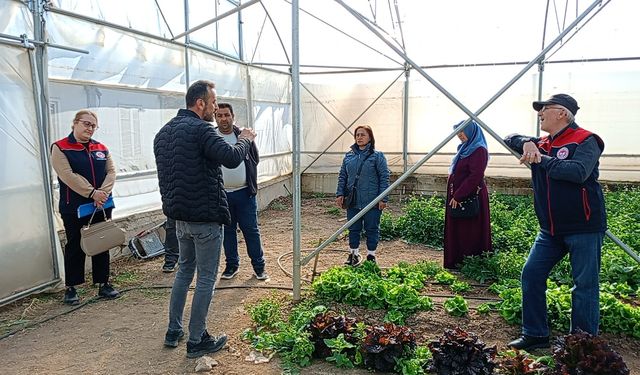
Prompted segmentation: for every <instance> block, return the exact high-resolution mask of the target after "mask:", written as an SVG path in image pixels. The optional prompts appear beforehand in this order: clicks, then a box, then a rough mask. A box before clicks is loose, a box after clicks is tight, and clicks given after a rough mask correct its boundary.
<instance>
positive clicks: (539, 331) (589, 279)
mask: <svg viewBox="0 0 640 375" xmlns="http://www.w3.org/2000/svg"><path fill="white" fill-rule="evenodd" d="M533 108H534V109H535V110H536V111H538V117H539V118H540V127H541V129H542V130H543V131H545V132H547V133H549V135H548V136H545V137H542V138H533V137H525V136H521V135H510V136H507V138H506V139H505V142H506V143H507V145H508V146H509V147H511V148H512V149H513V150H515V151H517V152H519V153H521V154H522V158H521V159H520V162H521V163H524V162H527V163H530V164H531V175H532V180H533V192H534V206H535V211H536V215H537V217H538V221H539V223H540V231H539V233H538V236H537V237H536V240H535V242H534V244H533V247H532V248H531V252H530V253H529V258H528V259H527V262H526V263H525V265H524V268H523V270H522V336H521V337H520V338H519V339H516V340H514V341H512V342H510V343H509V344H508V345H509V346H511V347H512V348H515V349H524V350H531V349H536V348H543V347H548V346H549V326H548V322H547V304H546V294H545V292H546V290H547V278H548V277H549V273H550V272H551V269H552V268H553V266H555V265H556V264H557V263H558V262H560V260H562V258H564V256H565V255H566V254H567V253H568V254H569V259H570V261H571V273H572V276H573V282H574V287H573V289H572V292H571V304H572V307H571V332H575V331H576V330H578V329H581V330H583V331H586V332H588V333H591V334H593V335H597V334H598V323H599V320H600V307H599V290H600V286H599V279H598V276H599V273H600V253H601V248H602V241H603V238H604V232H605V231H606V230H607V214H606V211H605V205H604V196H603V193H602V188H601V187H600V184H599V183H598V175H599V172H598V164H599V161H598V160H599V158H600V155H601V154H602V151H603V150H604V142H602V139H600V137H599V136H597V135H596V134H593V133H591V132H590V131H588V130H585V129H583V128H581V127H579V126H578V124H576V122H575V114H576V113H577V112H578V109H579V108H580V107H578V102H576V100H575V99H574V98H572V97H571V96H569V95H566V94H557V95H553V96H552V97H551V98H549V99H548V100H546V101H539V102H533Z"/></svg>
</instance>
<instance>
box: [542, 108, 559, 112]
mask: <svg viewBox="0 0 640 375" xmlns="http://www.w3.org/2000/svg"><path fill="white" fill-rule="evenodd" d="M547 109H564V108H562V107H542V108H541V109H540V112H544V111H546V110H547Z"/></svg>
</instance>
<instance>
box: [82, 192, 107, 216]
mask: <svg viewBox="0 0 640 375" xmlns="http://www.w3.org/2000/svg"><path fill="white" fill-rule="evenodd" d="M114 207H115V205H114V204H113V197H111V196H110V197H109V198H107V201H106V202H104V205H103V206H102V208H104V209H105V210H106V209H107V208H114ZM95 210H96V205H95V203H93V202H91V203H85V204H81V205H80V206H78V218H81V217H85V216H89V215H91V214H93V211H95Z"/></svg>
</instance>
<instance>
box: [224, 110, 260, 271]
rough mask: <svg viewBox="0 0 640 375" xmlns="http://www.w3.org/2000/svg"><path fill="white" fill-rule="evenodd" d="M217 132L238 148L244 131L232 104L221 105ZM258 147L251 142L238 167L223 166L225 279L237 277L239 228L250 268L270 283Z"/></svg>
mask: <svg viewBox="0 0 640 375" xmlns="http://www.w3.org/2000/svg"><path fill="white" fill-rule="evenodd" d="M215 118H216V123H217V124H218V133H220V135H221V136H222V137H223V138H224V139H225V141H227V143H229V144H232V145H235V144H236V142H238V134H240V132H241V130H240V129H239V128H238V127H237V126H235V125H234V120H235V116H234V114H233V107H232V106H231V104H229V103H219V104H218V111H217V112H216V116H215ZM258 162H259V155H258V147H256V144H255V142H252V143H251V148H250V150H249V153H248V154H247V156H246V157H245V159H244V161H243V162H242V163H240V165H239V166H237V167H236V168H225V167H224V166H223V167H222V178H223V180H224V190H225V192H226V193H227V201H228V203H229V212H230V213H231V224H230V225H225V226H224V241H223V245H224V255H225V260H226V267H225V269H224V272H223V273H222V276H221V278H222V279H232V278H233V277H234V276H235V275H237V274H238V271H239V267H240V257H239V255H238V235H237V228H238V227H240V230H241V231H242V235H243V236H244V240H245V242H246V244H247V254H248V255H249V258H251V265H252V266H253V271H254V273H255V275H256V278H257V279H258V280H267V279H268V278H269V276H268V275H267V273H266V272H265V261H264V253H263V251H262V242H261V240H260V229H259V228H258V205H257V202H256V193H257V192H258Z"/></svg>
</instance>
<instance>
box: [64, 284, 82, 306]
mask: <svg viewBox="0 0 640 375" xmlns="http://www.w3.org/2000/svg"><path fill="white" fill-rule="evenodd" d="M62 301H63V302H64V303H65V304H67V305H72V306H73V305H78V304H80V298H79V297H78V292H76V288H74V287H72V286H70V287H67V290H65V291H64V299H63V300H62Z"/></svg>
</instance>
